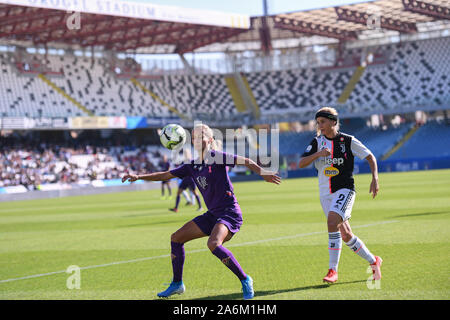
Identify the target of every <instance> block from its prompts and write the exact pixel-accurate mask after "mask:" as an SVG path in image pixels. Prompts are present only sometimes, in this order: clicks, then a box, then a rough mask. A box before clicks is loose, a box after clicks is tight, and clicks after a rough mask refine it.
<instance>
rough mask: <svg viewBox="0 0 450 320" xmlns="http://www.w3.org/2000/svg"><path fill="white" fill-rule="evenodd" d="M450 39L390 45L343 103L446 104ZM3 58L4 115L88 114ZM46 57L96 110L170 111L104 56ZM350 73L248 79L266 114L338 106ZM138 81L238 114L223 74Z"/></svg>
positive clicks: (219, 112)
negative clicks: (386, 55)
mask: <svg viewBox="0 0 450 320" xmlns="http://www.w3.org/2000/svg"><path fill="white" fill-rule="evenodd" d="M448 44H449V39H448V38H441V39H431V40H423V41H416V42H408V43H402V44H396V45H387V46H384V47H383V48H382V51H385V52H390V54H389V55H390V61H389V63H387V64H377V65H374V66H369V67H367V68H366V70H365V72H364V73H363V74H362V76H361V78H360V80H359V81H358V82H357V83H356V85H355V88H354V90H353V91H352V93H351V94H350V96H349V98H348V100H347V102H346V103H345V105H344V106H345V107H346V108H347V109H348V110H349V111H351V112H353V113H362V112H375V111H380V110H384V111H385V110H389V109H391V110H393V109H399V108H405V107H409V106H417V105H427V104H428V105H429V104H435V105H443V104H445V103H446V102H448V101H450V81H449V78H448V77H449V74H450V65H449V64H442V61H444V60H445V56H446V48H447V47H448ZM357 53H358V51H357V50H350V51H349V52H348V55H355V54H357ZM40 58H42V57H40ZM0 59H1V66H2V72H1V77H2V80H3V81H2V84H0V86H1V90H4V91H5V92H6V95H5V96H4V97H2V99H3V101H4V103H2V104H1V106H0V108H1V110H0V112H1V113H2V114H3V115H4V116H30V117H33V116H35V117H36V116H42V115H45V116H53V117H57V116H67V115H71V116H76V115H85V114H86V112H84V111H83V110H80V108H78V107H77V106H76V105H74V104H73V103H72V102H71V101H69V100H67V99H66V98H64V97H63V96H62V95H61V94H59V93H58V92H55V90H53V89H52V88H51V87H49V86H48V85H46V84H45V83H42V82H41V81H40V80H39V79H36V78H35V77H30V76H29V75H23V74H18V73H17V72H14V70H13V68H14V67H12V66H11V64H10V63H8V56H7V55H6V54H2V55H1V56H0ZM47 59H48V61H49V62H48V63H49V64H50V65H51V66H52V69H62V70H63V71H64V75H63V76H58V77H51V78H50V80H51V81H52V82H53V83H55V84H56V85H57V86H58V87H59V88H61V89H62V90H63V91H64V92H66V93H67V94H68V95H70V96H71V97H72V98H73V99H75V100H76V101H78V102H79V103H80V104H81V105H82V106H84V107H85V108H86V109H87V110H89V111H90V112H92V113H93V114H94V115H98V116H121V115H126V116H146V117H155V116H158V117H167V116H170V115H171V112H170V111H169V109H168V108H167V107H166V106H164V105H162V104H161V102H160V101H158V100H157V99H155V98H154V97H152V96H151V95H149V94H146V93H145V92H144V91H143V90H141V89H140V88H138V87H137V86H136V85H135V84H134V83H132V82H131V81H129V80H128V79H126V78H124V79H119V78H118V77H117V76H116V75H115V74H114V73H113V72H111V70H110V66H109V64H108V62H107V60H106V59H102V58H95V59H90V58H80V57H76V56H73V55H72V56H71V55H66V56H52V55H49V56H48V57H47ZM352 73H353V71H352V70H351V69H349V68H346V69H342V68H338V69H336V70H333V69H330V68H327V71H323V70H321V69H320V68H310V69H298V70H284V71H270V72H255V73H248V74H246V75H245V76H246V78H247V81H248V83H249V86H250V88H251V90H252V93H253V95H254V97H255V99H256V102H257V104H258V106H259V108H260V111H261V114H262V115H263V116H264V115H268V114H274V113H280V112H285V111H292V110H301V108H308V107H309V108H313V107H315V106H317V105H324V104H326V105H335V104H336V103H337V100H338V98H339V96H340V95H341V93H342V91H343V89H344V88H345V86H346V84H347V83H348V81H349V80H350V78H351V77H352ZM140 81H141V82H142V83H143V85H144V86H145V87H146V88H147V89H148V90H149V91H150V92H153V93H154V94H155V95H156V96H157V97H160V98H161V99H162V100H163V101H164V102H165V103H166V104H167V105H169V106H172V107H173V108H175V109H176V110H177V111H178V112H179V113H182V114H186V115H193V114H194V115H195V114H209V115H214V116H215V117H216V118H221V117H223V118H226V117H229V116H231V115H235V114H237V113H238V110H237V109H236V107H235V106H234V102H233V99H232V97H231V94H230V92H229V90H228V88H227V85H226V81H225V76H224V75H220V74H215V75H195V74H193V75H189V76H186V75H182V76H181V75H174V76H163V77H161V80H154V81H142V80H140Z"/></svg>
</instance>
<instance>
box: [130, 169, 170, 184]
mask: <svg viewBox="0 0 450 320" xmlns="http://www.w3.org/2000/svg"><path fill="white" fill-rule="evenodd" d="M173 178H175V176H174V175H173V174H171V173H170V171H164V172H154V173H149V174H140V175H139V174H126V175H124V176H123V177H122V183H123V182H125V181H130V182H134V181H136V180H145V181H166V180H170V179H173Z"/></svg>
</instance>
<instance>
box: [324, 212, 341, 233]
mask: <svg viewBox="0 0 450 320" xmlns="http://www.w3.org/2000/svg"><path fill="white" fill-rule="evenodd" d="M341 222H342V221H341V219H340V217H339V215H337V214H336V213H334V212H330V213H329V214H328V219H327V224H328V230H334V231H337V228H338V227H339V224H340V223H341Z"/></svg>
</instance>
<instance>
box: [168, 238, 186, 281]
mask: <svg viewBox="0 0 450 320" xmlns="http://www.w3.org/2000/svg"><path fill="white" fill-rule="evenodd" d="M170 246H171V248H172V251H171V258H172V269H173V280H172V281H173V282H179V281H181V280H182V279H183V265H184V245H183V244H182V243H177V242H170Z"/></svg>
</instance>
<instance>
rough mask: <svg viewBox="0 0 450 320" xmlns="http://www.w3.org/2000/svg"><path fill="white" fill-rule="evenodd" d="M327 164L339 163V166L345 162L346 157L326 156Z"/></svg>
mask: <svg viewBox="0 0 450 320" xmlns="http://www.w3.org/2000/svg"><path fill="white" fill-rule="evenodd" d="M324 161H325V164H327V165H331V164H337V165H338V166H340V165H341V164H343V163H344V158H332V159H331V158H326V159H324Z"/></svg>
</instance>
